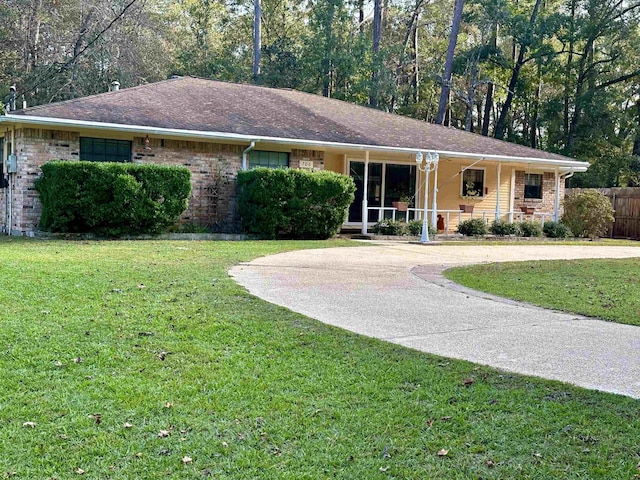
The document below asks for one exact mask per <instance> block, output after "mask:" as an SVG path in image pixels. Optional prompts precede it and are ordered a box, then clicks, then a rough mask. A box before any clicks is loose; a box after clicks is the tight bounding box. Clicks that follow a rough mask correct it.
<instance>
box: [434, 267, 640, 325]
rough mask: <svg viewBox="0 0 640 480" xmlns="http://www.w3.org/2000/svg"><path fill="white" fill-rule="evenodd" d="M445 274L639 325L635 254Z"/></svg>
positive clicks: (531, 300)
mask: <svg viewBox="0 0 640 480" xmlns="http://www.w3.org/2000/svg"><path fill="white" fill-rule="evenodd" d="M445 276H446V277H447V278H449V279H451V280H453V281H455V282H457V283H460V284H462V285H465V286H467V287H471V288H475V289H477V290H482V291H483V292H489V293H493V294H496V295H500V296H502V297H508V298H513V299H516V300H521V301H525V302H529V303H533V304H535V305H540V306H542V307H547V308H554V309H558V310H564V311H568V312H573V313H579V314H582V315H588V316H591V317H598V318H602V319H605V320H610V321H613V322H618V323H627V324H629V325H640V259H639V258H627V259H615V260H595V259H592V260H571V261H566V260H562V261H555V260H554V261H535V262H511V263H494V264H489V265H474V266H472V267H464V268H455V269H452V270H449V271H447V272H445Z"/></svg>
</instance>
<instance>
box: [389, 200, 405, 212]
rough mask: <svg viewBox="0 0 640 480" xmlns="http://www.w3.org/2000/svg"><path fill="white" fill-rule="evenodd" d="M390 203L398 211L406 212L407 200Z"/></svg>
mask: <svg viewBox="0 0 640 480" xmlns="http://www.w3.org/2000/svg"><path fill="white" fill-rule="evenodd" d="M391 205H393V208H395V209H396V210H398V211H399V212H406V211H407V209H408V208H409V203H408V202H391Z"/></svg>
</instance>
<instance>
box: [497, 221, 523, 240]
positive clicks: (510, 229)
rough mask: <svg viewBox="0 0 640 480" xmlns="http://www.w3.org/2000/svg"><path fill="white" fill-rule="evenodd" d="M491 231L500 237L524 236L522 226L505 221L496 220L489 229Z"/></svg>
mask: <svg viewBox="0 0 640 480" xmlns="http://www.w3.org/2000/svg"><path fill="white" fill-rule="evenodd" d="M489 231H490V232H491V233H493V234H494V235H498V236H499V237H504V236H506V235H513V236H514V237H519V236H520V235H522V230H521V229H520V224H518V223H509V222H505V221H503V220H496V221H494V222H493V223H492V224H491V227H489Z"/></svg>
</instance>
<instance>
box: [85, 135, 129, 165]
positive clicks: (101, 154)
mask: <svg viewBox="0 0 640 480" xmlns="http://www.w3.org/2000/svg"><path fill="white" fill-rule="evenodd" d="M80 160H85V161H89V162H119V163H125V162H130V161H131V142H130V141H129V140H111V139H108V138H90V137H80Z"/></svg>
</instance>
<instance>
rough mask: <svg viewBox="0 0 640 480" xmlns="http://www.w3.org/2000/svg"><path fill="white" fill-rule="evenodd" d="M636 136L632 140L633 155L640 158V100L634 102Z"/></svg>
mask: <svg viewBox="0 0 640 480" xmlns="http://www.w3.org/2000/svg"><path fill="white" fill-rule="evenodd" d="M636 124H637V125H638V126H637V129H636V136H635V139H634V140H633V155H636V156H640V100H638V101H637V102H636Z"/></svg>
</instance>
